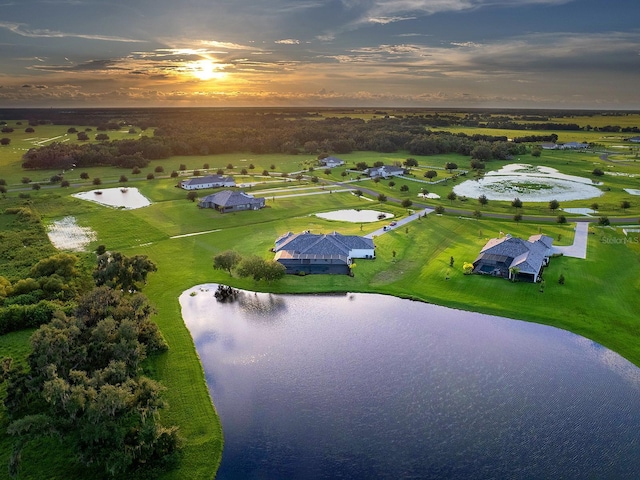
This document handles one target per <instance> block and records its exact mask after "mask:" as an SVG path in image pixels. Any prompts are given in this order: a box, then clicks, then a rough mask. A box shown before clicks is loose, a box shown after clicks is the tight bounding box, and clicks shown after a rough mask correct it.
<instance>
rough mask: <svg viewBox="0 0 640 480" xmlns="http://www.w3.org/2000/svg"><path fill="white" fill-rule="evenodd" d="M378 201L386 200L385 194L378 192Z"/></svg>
mask: <svg viewBox="0 0 640 480" xmlns="http://www.w3.org/2000/svg"><path fill="white" fill-rule="evenodd" d="M378 201H379V202H386V201H387V196H386V195H385V194H384V193H380V194H379V195H378Z"/></svg>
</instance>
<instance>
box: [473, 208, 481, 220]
mask: <svg viewBox="0 0 640 480" xmlns="http://www.w3.org/2000/svg"><path fill="white" fill-rule="evenodd" d="M473 218H475V219H477V220H480V219H481V218H482V212H481V211H480V210H474V212H473Z"/></svg>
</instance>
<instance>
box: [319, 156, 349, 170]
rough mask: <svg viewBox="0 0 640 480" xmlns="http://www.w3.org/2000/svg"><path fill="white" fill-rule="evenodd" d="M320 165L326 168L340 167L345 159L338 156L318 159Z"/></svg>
mask: <svg viewBox="0 0 640 480" xmlns="http://www.w3.org/2000/svg"><path fill="white" fill-rule="evenodd" d="M318 162H319V163H320V165H322V166H323V167H326V168H334V167H340V166H342V165H344V160H342V159H340V158H338V157H325V158H321V159H319V160H318Z"/></svg>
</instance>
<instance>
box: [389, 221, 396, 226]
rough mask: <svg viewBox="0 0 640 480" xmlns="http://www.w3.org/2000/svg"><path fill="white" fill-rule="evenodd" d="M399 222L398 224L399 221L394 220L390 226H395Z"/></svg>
mask: <svg viewBox="0 0 640 480" xmlns="http://www.w3.org/2000/svg"><path fill="white" fill-rule="evenodd" d="M397 224H398V222H395V221H393V222H391V223H390V224H389V226H390V227H395V226H396V225H397Z"/></svg>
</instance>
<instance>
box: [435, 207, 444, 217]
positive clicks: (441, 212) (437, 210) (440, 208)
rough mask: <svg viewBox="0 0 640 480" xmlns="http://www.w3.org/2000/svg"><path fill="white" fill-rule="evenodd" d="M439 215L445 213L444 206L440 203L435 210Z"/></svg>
mask: <svg viewBox="0 0 640 480" xmlns="http://www.w3.org/2000/svg"><path fill="white" fill-rule="evenodd" d="M434 211H435V212H436V213H437V214H438V215H442V214H443V213H444V207H443V206H442V205H438V206H437V207H436V208H435V210H434Z"/></svg>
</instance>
